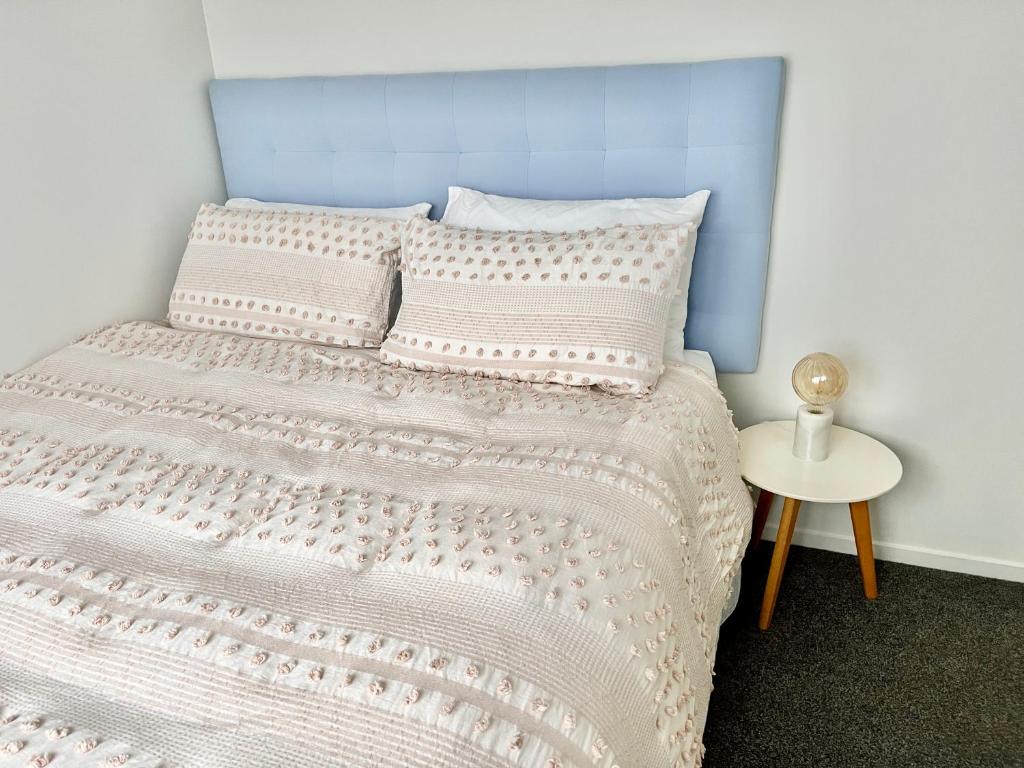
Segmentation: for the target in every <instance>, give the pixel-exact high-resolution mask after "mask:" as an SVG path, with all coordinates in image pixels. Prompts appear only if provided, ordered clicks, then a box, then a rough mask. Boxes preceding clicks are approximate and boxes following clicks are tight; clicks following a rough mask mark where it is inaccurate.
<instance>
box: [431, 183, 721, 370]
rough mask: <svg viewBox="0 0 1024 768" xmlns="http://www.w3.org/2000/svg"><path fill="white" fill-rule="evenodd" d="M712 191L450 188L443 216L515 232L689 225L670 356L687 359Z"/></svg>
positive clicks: (459, 222) (451, 221)
mask: <svg viewBox="0 0 1024 768" xmlns="http://www.w3.org/2000/svg"><path fill="white" fill-rule="evenodd" d="M710 195H711V193H710V192H709V191H708V190H706V189H702V190H700V191H699V192H694V193H693V194H692V195H688V196H686V197H675V198H667V197H641V198H626V199H621V200H528V199H525V198H518V197H505V196H503V195H489V194H485V193H483V192H479V191H477V190H475V189H468V188H466V187H448V205H447V207H446V208H445V210H444V216H443V217H442V221H446V222H448V223H449V224H452V225H454V226H456V227H479V228H481V229H509V230H516V231H524V230H535V231H540V232H575V231H577V230H581V229H596V228H598V227H615V226H626V225H630V224H680V225H683V226H686V227H689V229H690V237H689V238H688V239H687V241H686V249H687V254H686V255H687V259H686V264H687V266H686V268H685V269H684V270H683V271H682V272H681V273H680V276H679V293H678V294H677V295H676V296H675V298H674V299H673V301H672V306H671V308H670V310H669V321H668V328H667V330H666V333H665V350H664V354H665V359H666V360H673V361H676V362H683V361H684V355H683V349H684V338H683V330H684V328H685V326H686V303H687V300H688V292H689V287H690V266H689V265H690V264H692V263H693V255H694V251H695V249H696V248H697V228H698V227H699V226H700V223H701V221H702V220H703V218H704V208H705V206H706V205H707V202H708V197H709V196H710Z"/></svg>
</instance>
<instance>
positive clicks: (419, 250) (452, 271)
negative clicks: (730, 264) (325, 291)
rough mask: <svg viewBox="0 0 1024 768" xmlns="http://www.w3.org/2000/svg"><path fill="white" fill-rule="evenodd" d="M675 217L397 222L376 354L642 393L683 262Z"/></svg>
mask: <svg viewBox="0 0 1024 768" xmlns="http://www.w3.org/2000/svg"><path fill="white" fill-rule="evenodd" d="M687 236H688V232H687V229H686V228H685V227H677V226H660V225H659V226H651V227H615V228H610V229H605V230H600V229H599V230H593V231H589V232H577V233H562V234H551V233H538V232H489V231H485V230H473V229H461V228H459V227H452V226H449V225H447V224H444V223H443V222H436V223H435V222H429V221H427V220H426V219H423V218H416V219H411V220H409V221H408V222H407V223H406V225H405V229H404V231H403V233H402V266H401V269H402V293H403V298H402V306H401V308H400V309H399V312H398V320H397V321H396V323H395V326H394V328H392V330H391V332H390V333H389V334H388V338H387V339H386V340H385V342H384V344H383V345H382V346H381V355H380V357H381V360H382V361H383V362H386V363H395V364H398V365H403V366H408V367H411V368H418V369H420V370H428V371H454V372H460V373H473V374H485V375H488V376H497V377H504V378H510V379H520V380H525V381H551V382H559V383H562V384H578V385H589V384H596V385H599V386H601V387H603V388H605V389H608V390H610V391H614V392H632V393H635V394H642V393H645V392H647V391H648V389H649V388H650V387H651V386H652V385H654V383H655V382H656V381H657V380H658V376H659V375H660V374H661V371H662V367H663V366H662V339H663V338H664V335H665V323H666V322H667V321H668V310H669V304H670V303H671V301H672V294H673V289H674V288H675V285H676V283H677V281H678V279H679V273H680V271H681V270H682V269H683V265H684V261H685V255H684V254H685V250H686V239H687Z"/></svg>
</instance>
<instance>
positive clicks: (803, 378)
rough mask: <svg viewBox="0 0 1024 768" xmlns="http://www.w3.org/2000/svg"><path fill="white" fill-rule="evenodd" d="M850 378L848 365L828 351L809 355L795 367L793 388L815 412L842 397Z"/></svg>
mask: <svg viewBox="0 0 1024 768" xmlns="http://www.w3.org/2000/svg"><path fill="white" fill-rule="evenodd" d="M849 380H850V374H849V373H848V372H847V370H846V366H845V365H843V363H842V362H841V361H840V360H839V358H838V357H835V356H833V355H830V354H828V353H827V352H814V353H812V354H810V355H807V357H805V358H803V359H802V360H801V361H800V362H798V363H797V364H796V366H794V368H793V390H794V391H795V392H796V393H797V395H799V397H800V399H801V400H803V401H804V402H805V403H807V404H808V405H810V406H811V408H810V410H811V411H813V412H820V411H821V410H822V406H827V405H829V404H831V403H834V402H835V401H836V400H838V399H839V398H840V397H842V396H843V393H844V392H845V391H846V385H847V383H849Z"/></svg>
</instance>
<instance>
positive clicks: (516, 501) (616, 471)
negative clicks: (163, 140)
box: [0, 323, 751, 768]
mask: <svg viewBox="0 0 1024 768" xmlns="http://www.w3.org/2000/svg"><path fill="white" fill-rule="evenodd" d="M750 519H751V508H750V498H749V495H748V494H747V491H746V489H745V487H744V484H743V482H742V480H741V478H740V476H739V471H738V451H737V435H736V431H735V429H734V427H733V424H732V422H731V419H730V416H729V413H728V410H727V409H726V405H725V402H724V400H723V398H722V396H721V394H720V393H719V392H718V390H717V388H716V386H715V384H714V380H713V379H712V377H710V376H709V375H708V374H707V372H705V371H702V370H701V369H700V368H699V367H697V366H694V365H690V364H685V363H684V364H678V365H671V366H669V368H668V370H667V371H666V373H665V375H664V376H663V378H662V380H661V382H660V383H659V385H658V387H657V390H656V392H655V393H654V394H653V395H651V396H649V397H647V398H642V399H641V398H632V397H621V396H613V395H608V394H605V393H602V392H600V391H597V390H590V389H580V388H564V387H561V386H557V385H541V386H537V385H533V386H531V385H527V384H521V383H512V382H508V381H500V380H491V379H486V378H474V377H466V376H455V375H442V374H422V373H415V372H411V371H407V370H398V369H392V368H389V367H386V366H382V365H380V364H379V363H378V362H377V361H376V357H375V350H369V351H351V350H339V349H332V348H326V347H317V346H313V345H308V344H300V343H292V342H284V341H271V340H257V339H250V338H244V337H240V336H231V335H223V334H217V333H193V332H183V331H176V330H171V329H169V328H167V327H164V326H161V325H159V324H153V323H128V324H123V325H118V326H115V327H111V328H107V329H103V330H100V331H97V332H95V333H93V334H90V335H89V336H87V337H85V338H84V339H82V340H80V341H78V342H77V343H75V344H73V345H71V346H70V347H67V348H65V349H63V350H61V351H59V352H57V353H56V354H54V355H52V356H50V357H48V358H45V359H44V360H42V361H40V362H39V363H37V364H35V365H33V366H31V367H30V368H28V369H26V370H24V371H22V372H21V373H18V374H15V375H13V376H11V377H8V378H7V379H5V380H4V381H3V382H2V384H0V765H5V764H7V763H8V762H9V761H11V760H13V761H14V762H13V764H16V765H23V764H31V765H40V766H43V765H48V764H50V763H53V764H54V765H112V766H113V765H117V766H122V765H124V766H157V765H167V766H171V765H178V766H202V767H203V768H211V767H217V766H247V767H248V766H255V767H258V766H280V765H317V766H329V765H338V766H396V767H397V766H456V767H459V766H465V767H466V768H469V767H470V766H472V767H473V768H482V767H483V768H486V767H487V766H510V765H519V766H545V767H546V768H559V767H563V768H567V767H568V766H583V765H588V766H589V765H596V766H607V767H609V768H610V767H611V766H621V767H622V768H627V767H630V766H635V767H637V768H640V767H644V768H650V767H651V766H691V765H696V764H698V763H699V762H700V759H701V755H702V750H703V747H702V743H701V734H702V731H703V727H704V722H705V718H706V714H707V702H708V697H709V695H710V691H711V675H712V668H713V664H714V658H715V647H716V643H717V637H718V627H719V621H720V619H721V616H722V613H723V610H724V608H725V606H726V602H727V597H728V595H729V593H730V591H731V589H732V582H733V577H734V576H735V574H736V573H737V572H738V565H739V559H740V557H741V555H742V552H743V549H744V547H745V545H746V542H747V539H748V537H749V529H750ZM31 761H35V762H31Z"/></svg>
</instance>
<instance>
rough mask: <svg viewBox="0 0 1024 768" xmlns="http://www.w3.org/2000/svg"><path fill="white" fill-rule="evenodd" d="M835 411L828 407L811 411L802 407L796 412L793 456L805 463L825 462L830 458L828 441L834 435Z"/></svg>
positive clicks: (808, 407) (807, 407) (809, 407)
mask: <svg viewBox="0 0 1024 768" xmlns="http://www.w3.org/2000/svg"><path fill="white" fill-rule="evenodd" d="M833 415H834V414H833V411H832V409H831V408H829V407H828V406H827V405H825V406H821V407H819V408H816V409H815V411H812V410H811V406H809V405H801V406H800V408H798V409H797V412H796V429H795V430H794V432H793V455H794V456H796V457H797V458H798V459H803V460H804V461H824V460H825V459H827V458H828V441H829V436H830V435H831V434H832V417H833Z"/></svg>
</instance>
